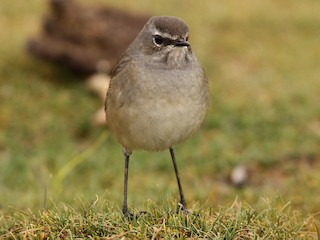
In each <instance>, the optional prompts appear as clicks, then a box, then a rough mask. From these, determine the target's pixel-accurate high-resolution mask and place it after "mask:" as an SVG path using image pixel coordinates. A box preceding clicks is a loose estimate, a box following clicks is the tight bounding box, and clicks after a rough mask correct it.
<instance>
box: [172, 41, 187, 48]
mask: <svg viewBox="0 0 320 240" xmlns="http://www.w3.org/2000/svg"><path fill="white" fill-rule="evenodd" d="M174 46H176V47H189V46H190V43H189V42H188V41H186V40H175V41H174Z"/></svg>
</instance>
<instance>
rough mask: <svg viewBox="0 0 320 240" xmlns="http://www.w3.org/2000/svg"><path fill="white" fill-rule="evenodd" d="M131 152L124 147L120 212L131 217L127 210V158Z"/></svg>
mask: <svg viewBox="0 0 320 240" xmlns="http://www.w3.org/2000/svg"><path fill="white" fill-rule="evenodd" d="M130 154H131V152H129V151H127V150H125V149H124V151H123V155H124V161H125V165H124V194H123V207H122V212H123V214H124V215H125V216H126V217H129V218H132V217H133V214H132V213H130V212H129V210H128V202H127V199H128V172H129V158H130Z"/></svg>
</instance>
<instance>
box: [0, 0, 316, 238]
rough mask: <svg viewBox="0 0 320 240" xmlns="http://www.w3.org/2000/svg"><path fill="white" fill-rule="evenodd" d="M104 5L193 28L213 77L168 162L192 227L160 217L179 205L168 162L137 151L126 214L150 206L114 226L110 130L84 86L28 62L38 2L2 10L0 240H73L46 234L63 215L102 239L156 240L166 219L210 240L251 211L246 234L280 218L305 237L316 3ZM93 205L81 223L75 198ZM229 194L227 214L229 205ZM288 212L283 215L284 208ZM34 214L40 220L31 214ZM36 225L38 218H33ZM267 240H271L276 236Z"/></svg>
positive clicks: (309, 208)
mask: <svg viewBox="0 0 320 240" xmlns="http://www.w3.org/2000/svg"><path fill="white" fill-rule="evenodd" d="M83 2H84V3H87V4H88V2H86V1H83ZM97 2H99V3H102V4H105V1H102V0H100V1H97V0H96V1H91V2H90V4H94V3H97ZM108 2H109V3H110V4H112V5H114V6H118V7H122V8H126V9H131V10H132V11H141V12H147V13H150V14H154V15H176V16H179V17H181V18H183V19H185V20H186V21H187V22H188V23H189V26H190V29H191V43H192V46H193V49H194V51H195V52H196V53H197V55H198V58H199V59H200V61H201V62H202V63H203V65H204V67H205V69H206V72H207V75H208V78H209V81H210V88H211V108H210V111H209V114H208V117H207V119H206V121H205V123H204V126H203V127H202V129H201V130H200V131H199V132H198V133H197V134H196V135H195V136H194V137H193V138H191V139H189V140H188V141H186V142H185V143H183V144H180V145H179V146H176V155H177V158H178V164H179V169H180V172H181V177H182V181H183V182H182V183H183V185H184V188H185V194H186V196H187V200H188V203H189V205H191V206H192V205H194V204H193V203H195V202H199V205H200V206H198V205H194V206H196V207H194V208H195V212H196V213H197V214H198V215H199V216H201V217H202V218H201V219H194V216H195V215H191V216H190V217H186V216H183V215H175V214H169V213H168V212H167V210H169V209H172V208H175V204H174V203H175V201H174V200H172V201H171V200H170V201H171V202H170V201H169V200H167V199H175V198H176V196H177V187H176V182H175V178H174V172H173V169H172V166H171V161H170V159H169V153H168V152H161V153H146V152H135V153H134V155H133V157H132V161H131V165H130V178H129V181H130V185H129V205H130V206H133V207H134V208H135V209H138V210H142V209H144V208H147V209H149V210H151V211H150V214H151V215H147V216H145V217H143V218H141V219H139V220H137V222H134V223H132V224H131V223H127V222H126V223H122V225H121V224H120V223H119V221H124V220H123V219H122V218H121V216H120V213H119V210H118V206H120V204H121V200H122V184H123V160H122V153H121V147H120V146H119V144H118V143H117V142H116V141H115V139H114V138H113V137H112V136H111V135H110V133H109V131H108V129H107V128H98V127H95V126H93V125H92V124H91V118H92V116H93V114H94V113H95V111H96V110H97V109H98V108H99V107H100V101H99V99H97V98H96V96H94V95H92V94H91V93H90V92H89V91H88V90H87V89H86V88H85V84H84V81H83V80H84V79H83V78H81V77H79V76H76V75H74V74H72V73H70V72H69V71H68V70H67V69H64V68H61V67H57V66H55V65H52V64H49V63H47V62H43V61H41V60H37V59H34V58H32V57H30V56H29V55H28V54H27V53H26V52H25V50H24V47H25V46H24V44H25V41H26V39H27V38H28V37H29V36H32V35H34V34H36V33H37V32H38V31H39V26H40V20H41V16H43V14H44V12H45V11H46V5H45V1H40V0H29V1H25V2H24V1H11V0H1V3H0V43H1V44H0V111H1V114H0V193H1V194H0V212H1V213H0V224H1V226H3V227H1V234H3V235H2V236H7V235H6V234H7V232H6V231H8V232H10V231H11V232H12V233H17V234H18V232H19V233H20V234H22V233H23V231H24V229H25V231H27V232H28V231H29V230H27V229H33V228H35V229H39V231H41V230H43V229H44V228H45V226H47V228H48V229H49V230H48V234H51V235H50V236H57V232H54V231H61V232H63V230H62V229H69V230H70V234H74V235H75V236H80V235H81V234H80V232H79V231H80V230H77V227H74V228H72V229H73V230H72V229H71V227H70V228H69V227H66V225H63V224H61V225H59V226H60V228H59V227H57V228H56V229H57V230H53V228H54V226H53V225H54V224H53V225H52V226H51V223H59V221H58V220H57V218H60V220H61V221H64V220H65V221H67V220H66V219H69V216H70V219H69V221H71V223H70V224H71V225H72V224H75V226H79V224H80V223H79V221H82V220H86V221H89V220H88V219H92V221H93V222H95V223H99V224H101V222H103V221H104V220H105V219H108V218H109V216H111V217H110V218H111V220H110V221H111V223H110V225H108V224H109V223H107V221H106V223H105V224H106V225H107V226H110V229H114V228H117V227H116V226H120V227H119V229H115V230H114V231H113V232H112V231H111V230H110V234H109V235H110V236H111V235H114V236H118V237H119V236H120V235H121V234H122V233H126V234H124V235H123V236H127V237H130V236H133V237H139V235H135V234H136V233H137V232H139V233H141V234H145V235H141V236H148V237H150V236H151V237H152V234H156V232H157V231H158V230H159V234H160V235H159V236H163V234H164V233H168V232H166V230H165V229H166V227H167V226H166V223H168V224H169V226H170V228H172V226H175V225H174V224H175V223H174V221H176V220H175V219H176V218H178V220H179V219H180V220H181V221H180V220H179V221H178V220H177V221H178V222H179V224H180V223H181V224H183V225H182V227H181V228H174V227H173V228H174V229H175V230H173V232H175V231H177V229H180V230H181V229H185V232H188V233H186V235H183V234H182V233H181V234H182V235H181V236H186V237H188V236H189V237H192V236H196V235H194V234H195V232H194V231H196V230H195V229H198V230H199V231H200V232H199V234H198V236H203V237H207V236H211V237H214V236H216V235H217V234H218V232H220V233H221V236H227V235H223V234H226V232H228V233H229V232H230V231H231V230H230V229H233V230H234V231H236V232H238V230H239V229H240V228H239V225H236V224H238V223H239V224H240V223H241V222H243V221H244V219H245V217H244V216H246V214H247V213H248V212H249V213H250V211H253V212H256V213H257V215H255V216H256V217H254V220H253V221H250V224H249V223H248V224H247V225H248V227H249V228H252V229H259V227H262V226H264V224H268V223H275V222H276V220H275V219H278V218H272V217H274V216H276V217H280V219H284V222H283V223H288V224H289V225H290V224H291V225H290V226H289V227H288V228H285V229H288V231H287V234H292V235H290V236H292V237H297V236H300V237H301V238H303V237H305V236H308V234H309V233H307V234H304V233H305V232H315V231H316V226H319V214H318V213H319V209H320V202H319V200H318V199H319V195H320V188H319V184H320V175H319V169H320V152H319V147H320V105H319V104H318V102H319V96H320V81H319V76H320V68H319V64H318V63H319V62H320V45H319V42H320V31H319V24H320V15H319V10H320V2H318V1H314V0H308V1H303V2H302V1H289V0H284V1H281V3H280V2H278V1H256V2H252V1H241V2H239V1H227V2H221V1H211V0H206V1H202V2H201V4H200V3H197V2H196V1H191V0H190V1H185V2H184V3H183V4H182V3H181V1H161V2H150V1H146V0H144V1H139V4H137V3H136V2H135V1H124V0H123V1H119V0H118V1H116V0H112V1H108ZM240 164H242V165H244V166H245V167H246V168H247V169H248V171H249V178H248V181H247V182H246V184H245V185H244V186H243V187H242V188H236V187H234V186H233V185H231V184H230V183H229V182H228V177H229V175H230V172H231V171H232V169H233V168H234V167H236V166H238V165H240ZM142 183H143V184H142ZM96 195H98V196H103V197H101V198H103V199H104V200H103V201H102V202H104V201H105V202H106V204H102V203H101V207H97V205H94V204H93V205H92V206H93V207H91V208H90V209H91V210H92V211H91V212H90V213H89V215H85V213H83V211H82V210H81V209H82V207H81V206H79V202H81V201H79V200H74V199H78V197H80V198H81V199H95V196H96ZM236 198H237V206H235V205H232V203H233V202H234V201H235V199H236ZM279 198H280V199H281V201H280V203H278V204H276V205H273V204H270V205H268V204H267V205H266V204H265V205H263V206H261V199H271V202H273V201H276V199H279ZM50 199H51V200H50ZM148 199H151V200H150V203H148V202H147V200H148ZM89 202H90V201H89ZM172 202H173V203H172ZM288 202H290V207H289V208H288V207H285V206H287V205H286V204H287V203H288ZM65 204H66V205H67V206H68V207H65ZM239 204H240V206H244V207H240V208H239V207H238V205H239ZM89 205H90V204H89ZM146 205H147V206H146ZM44 206H45V207H46V208H47V209H49V211H46V212H42V211H40V210H41V209H43V207H44ZM90 206H91V205H90ZM158 206H159V207H158ZM229 206H231V207H229ZM26 209H30V211H31V212H29V210H28V211H27V210H26ZM157 209H158V210H157ZM281 209H285V211H282V210H281ZM38 211H40V212H39V213H38ZM154 211H156V212H155V213H154ZM157 211H160V213H159V212H157ZM17 212H18V213H19V212H27V213H26V214H17ZM114 212H115V213H114ZM297 212H298V214H297ZM153 213H154V214H153ZM211 213H212V214H211ZM15 214H16V215H15ZM110 214H111V215H110ZM34 215H37V216H40V217H39V219H37V217H31V216H34ZM249 215H250V214H249ZM77 216H80V217H77ZM219 216H224V217H222V220H221V224H223V228H219V226H220V225H219V224H217V221H220V220H219V219H220V218H219ZM291 217H292V222H290V221H289V220H288V219H291ZM185 218H190V219H193V220H192V221H191V222H193V223H194V224H198V225H197V227H196V228H194V229H193V228H192V227H190V225H188V224H189V223H190V222H188V221H189V220H185ZM163 219H166V220H165V221H167V222H166V223H164V224H163V221H164V220H163ZM202 219H203V220H202ZM227 219H233V220H234V221H232V222H231V223H230V222H228V221H227ZM272 219H273V220H272ZM287 220H288V221H287ZM72 221H74V222H75V223H72ZM310 222H311V223H310ZM60 223H61V222H60ZM118 223H119V224H120V225H118ZM146 223H147V225H143V224H146ZM213 223H214V224H213ZM232 223H234V225H232ZM70 224H69V225H67V226H71V225H70ZM84 224H85V226H89V225H90V224H91V223H90V222H86V223H84ZM99 224H98V229H97V231H100V230H101V228H99V226H101V225H99ZM228 224H231V225H230V226H231V227H232V226H233V227H234V228H231V227H230V228H229V225H228ZM93 225H94V224H93ZM209 225H210V226H209ZM17 226H19V227H20V228H19V227H18V228H17ZM130 226H131V228H132V229H131V228H130ZM141 226H144V227H141ZM146 226H148V227H146ZM162 226H163V227H162ZM280 226H281V225H279V226H276V225H274V224H270V225H268V227H266V229H268V230H267V231H269V232H272V231H273V232H275V231H276V230H277V229H280ZM15 227H16V228H15ZM139 227H140V228H139ZM47 228H46V229H47ZM137 228H139V229H140V230H139V229H138V230H137ZM8 229H11V230H10V231H9V230H8ZM17 229H18V230H17ZM99 229H100V230H99ZM107 229H109V228H107ZM191 229H193V230H191ZM204 229H206V230H204ZM235 229H236V230H235ZM69 230H68V231H69ZM101 231H102V230H101ZM106 231H108V230H106ZM201 231H202V232H203V233H201ZM181 232H182V230H181ZM240 232H241V231H240ZM248 232H250V233H251V230H248ZM200 233H201V234H202V235H201V234H200ZM206 233H208V235H205V234H206ZM255 233H257V232H255ZM32 234H33V233H32ZM55 234H56V235H55ZM88 234H89V233H88ZM90 234H91V233H90ZM117 234H119V235H117ZM130 234H132V235H130ZM310 234H311V233H310ZM101 235H108V234H101ZM0 236H1V235H0ZM21 236H22V235H21ZM171 236H174V235H171ZM228 236H229V235H228ZM230 236H232V235H230ZM238 236H240V235H238ZM250 236H253V235H250V234H248V238H250ZM259 236H260V237H261V238H262V236H263V234H262V235H259ZM270 236H275V235H270ZM277 236H278V238H279V239H281V236H283V235H281V236H280V235H277ZM310 236H311V235H310ZM312 236H316V234H314V235H312ZM230 238H231V237H230Z"/></svg>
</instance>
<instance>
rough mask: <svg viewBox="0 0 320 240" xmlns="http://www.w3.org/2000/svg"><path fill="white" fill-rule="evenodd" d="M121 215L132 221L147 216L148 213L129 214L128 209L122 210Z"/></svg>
mask: <svg viewBox="0 0 320 240" xmlns="http://www.w3.org/2000/svg"><path fill="white" fill-rule="evenodd" d="M122 213H123V215H124V216H125V217H126V218H128V219H130V220H133V219H137V218H139V217H141V216H142V215H145V214H147V213H148V212H147V211H140V212H139V213H138V214H135V213H132V212H130V211H129V210H128V208H123V210H122Z"/></svg>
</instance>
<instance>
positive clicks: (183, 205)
mask: <svg viewBox="0 0 320 240" xmlns="http://www.w3.org/2000/svg"><path fill="white" fill-rule="evenodd" d="M180 212H183V213H184V214H189V213H191V212H190V211H189V210H188V208H187V204H186V203H185V202H180V203H179V204H178V209H177V213H180Z"/></svg>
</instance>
